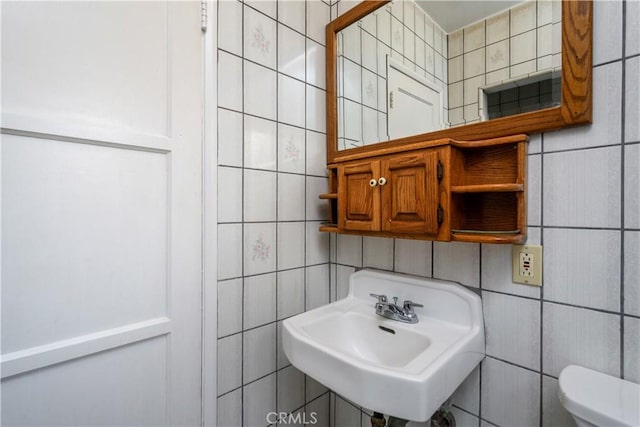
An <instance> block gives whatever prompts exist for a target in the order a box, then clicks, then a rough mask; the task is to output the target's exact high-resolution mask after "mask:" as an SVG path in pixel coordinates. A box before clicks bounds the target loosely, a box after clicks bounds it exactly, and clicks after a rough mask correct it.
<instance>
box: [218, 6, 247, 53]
mask: <svg viewBox="0 0 640 427" xmlns="http://www.w3.org/2000/svg"><path fill="white" fill-rule="evenodd" d="M241 29H242V3H240V2H239V1H224V2H220V3H218V48H220V49H224V50H226V51H228V52H231V53H234V54H236V55H242V30H241Z"/></svg>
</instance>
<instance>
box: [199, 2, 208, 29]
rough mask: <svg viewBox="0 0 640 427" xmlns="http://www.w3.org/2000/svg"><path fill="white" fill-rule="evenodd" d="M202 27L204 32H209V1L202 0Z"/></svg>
mask: <svg viewBox="0 0 640 427" xmlns="http://www.w3.org/2000/svg"><path fill="white" fill-rule="evenodd" d="M200 29H201V30H202V32H203V33H206V32H207V2H206V0H200Z"/></svg>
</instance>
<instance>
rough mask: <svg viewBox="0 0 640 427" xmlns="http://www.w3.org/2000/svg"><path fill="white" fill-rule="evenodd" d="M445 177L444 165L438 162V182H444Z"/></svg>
mask: <svg viewBox="0 0 640 427" xmlns="http://www.w3.org/2000/svg"><path fill="white" fill-rule="evenodd" d="M443 175H444V165H443V164H442V162H441V161H440V160H438V182H440V181H442V176H443Z"/></svg>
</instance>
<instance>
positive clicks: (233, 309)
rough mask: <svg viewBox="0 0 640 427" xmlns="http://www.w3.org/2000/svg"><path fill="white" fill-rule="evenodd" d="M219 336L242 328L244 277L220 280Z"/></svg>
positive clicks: (233, 332)
mask: <svg viewBox="0 0 640 427" xmlns="http://www.w3.org/2000/svg"><path fill="white" fill-rule="evenodd" d="M218 302H219V303H218V337H224V336H227V335H231V334H235V333H236V332H240V331H241V330H242V279H233V280H223V281H220V282H218Z"/></svg>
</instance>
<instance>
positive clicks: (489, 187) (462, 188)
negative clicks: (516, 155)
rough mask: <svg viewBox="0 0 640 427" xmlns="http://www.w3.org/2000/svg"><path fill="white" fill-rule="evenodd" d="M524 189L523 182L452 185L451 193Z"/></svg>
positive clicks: (516, 190)
mask: <svg viewBox="0 0 640 427" xmlns="http://www.w3.org/2000/svg"><path fill="white" fill-rule="evenodd" d="M518 191H524V185H523V184H477V185H452V186H451V192H452V193H498V192H518Z"/></svg>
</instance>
